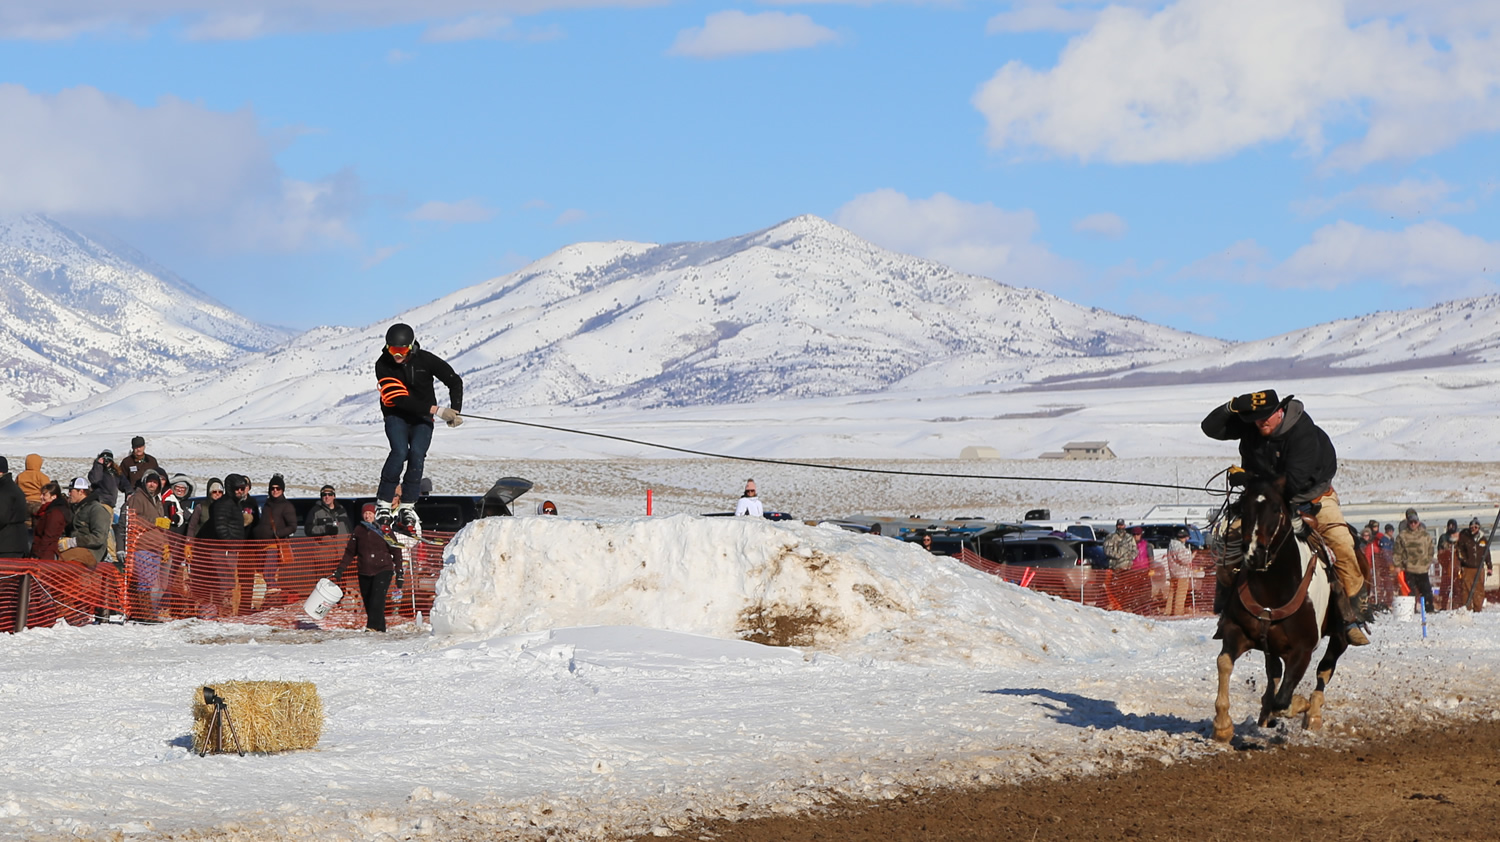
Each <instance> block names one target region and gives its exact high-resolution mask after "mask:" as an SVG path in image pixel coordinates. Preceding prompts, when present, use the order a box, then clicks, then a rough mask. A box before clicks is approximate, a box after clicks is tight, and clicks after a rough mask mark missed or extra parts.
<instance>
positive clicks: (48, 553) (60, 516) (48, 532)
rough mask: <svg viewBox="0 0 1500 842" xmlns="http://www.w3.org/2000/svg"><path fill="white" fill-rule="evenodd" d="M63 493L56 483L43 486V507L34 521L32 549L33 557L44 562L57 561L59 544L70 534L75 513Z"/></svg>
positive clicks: (37, 511)
mask: <svg viewBox="0 0 1500 842" xmlns="http://www.w3.org/2000/svg"><path fill="white" fill-rule="evenodd" d="M62 493H63V492H62V487H61V486H59V485H58V484H57V483H55V482H48V483H47V484H46V485H43V486H42V490H41V497H42V505H41V508H39V509H37V510H36V517H35V518H34V520H33V522H34V524H35V526H34V527H33V528H32V541H31V549H32V554H33V555H35V556H36V557H37V558H39V559H42V560H44V561H56V560H57V558H58V544H59V543H61V541H62V539H63V537H64V536H66V535H67V534H68V526H69V525H70V524H71V523H72V520H73V511H72V510H71V509H69V508H68V501H67V500H64V499H63V496H62Z"/></svg>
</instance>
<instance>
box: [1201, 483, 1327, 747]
mask: <svg viewBox="0 0 1500 842" xmlns="http://www.w3.org/2000/svg"><path fill="white" fill-rule="evenodd" d="M1285 485H1286V484H1285V481H1284V480H1275V481H1267V480H1260V479H1252V480H1251V481H1250V482H1249V483H1248V484H1247V485H1246V486H1245V489H1244V491H1243V492H1242V493H1241V494H1240V498H1239V500H1238V502H1237V503H1236V504H1235V506H1237V507H1238V510H1239V511H1238V514H1239V532H1240V537H1241V538H1242V541H1243V546H1244V555H1243V558H1242V560H1241V562H1240V566H1239V572H1238V573H1237V574H1236V575H1235V577H1234V584H1233V585H1232V589H1231V592H1230V594H1229V598H1228V599H1227V600H1226V604H1225V608H1224V611H1223V613H1222V614H1220V615H1219V630H1218V633H1217V634H1215V635H1214V637H1216V638H1219V639H1220V640H1222V641H1223V643H1224V645H1223V648H1222V649H1221V650H1220V652H1219V661H1218V666H1219V693H1218V697H1217V698H1216V699H1215V700H1214V739H1216V740H1219V741H1221V742H1228V741H1229V740H1230V739H1231V738H1232V737H1233V736H1234V722H1233V721H1232V720H1231V719H1230V718H1229V676H1230V674H1231V673H1232V672H1233V671H1234V662H1235V660H1236V659H1237V658H1239V656H1241V655H1243V654H1245V653H1246V652H1248V651H1250V650H1251V649H1259V650H1261V651H1262V652H1264V653H1265V655H1266V679H1267V681H1266V692H1265V695H1264V696H1262V697H1261V704H1260V718H1259V720H1258V723H1259V725H1260V726H1261V727H1265V726H1266V725H1270V724H1272V723H1274V722H1275V721H1276V719H1277V718H1278V717H1283V716H1295V715H1297V714H1299V713H1302V714H1305V717H1304V719H1303V726H1304V727H1306V728H1309V729H1314V730H1315V729H1317V728H1320V727H1322V725H1323V690H1324V688H1325V687H1327V686H1328V682H1329V680H1331V679H1332V678H1333V670H1334V665H1335V664H1337V663H1338V660H1339V656H1340V655H1342V654H1343V653H1344V650H1345V649H1347V648H1348V646H1349V643H1348V640H1347V639H1346V638H1345V636H1344V623H1345V620H1344V618H1343V616H1342V615H1341V614H1340V613H1339V604H1340V601H1339V600H1338V599H1337V598H1336V595H1335V594H1334V593H1333V591H1332V589H1333V588H1334V587H1336V585H1334V584H1333V582H1332V577H1331V571H1330V570H1329V565H1328V562H1329V560H1330V559H1329V558H1328V550H1327V549H1326V548H1325V547H1324V546H1323V544H1322V541H1321V540H1318V539H1316V538H1314V539H1313V543H1312V544H1309V541H1308V533H1309V532H1310V529H1309V527H1308V526H1307V524H1306V523H1305V522H1304V521H1303V520H1302V517H1301V516H1300V515H1298V514H1297V513H1296V512H1294V511H1292V509H1291V507H1290V506H1289V505H1288V504H1287V501H1286V498H1285ZM1231 514H1232V513H1231ZM1230 523H1231V524H1233V520H1231V521H1230ZM1324 637H1327V638H1328V648H1327V649H1326V650H1325V651H1324V653H1323V658H1322V660H1320V661H1319V662H1318V672H1317V678H1318V685H1317V689H1316V690H1314V691H1313V694H1312V699H1311V700H1310V701H1309V700H1308V699H1304V698H1303V697H1302V696H1298V695H1294V693H1295V691H1296V689H1297V684H1298V683H1299V682H1301V681H1302V676H1303V674H1304V673H1306V672H1307V665H1308V664H1309V663H1310V662H1311V661H1312V656H1313V651H1314V650H1315V649H1317V647H1318V641H1319V640H1321V639H1322V638H1324Z"/></svg>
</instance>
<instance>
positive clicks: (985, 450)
mask: <svg viewBox="0 0 1500 842" xmlns="http://www.w3.org/2000/svg"><path fill="white" fill-rule="evenodd" d="M958 458H960V459H1002V458H1004V457H1002V456H1001V455H1000V451H998V450H996V449H995V448H993V447H985V446H984V445H982V444H971V445H969V446H968V447H966V448H964V449H963V450H961V451H959V453H958Z"/></svg>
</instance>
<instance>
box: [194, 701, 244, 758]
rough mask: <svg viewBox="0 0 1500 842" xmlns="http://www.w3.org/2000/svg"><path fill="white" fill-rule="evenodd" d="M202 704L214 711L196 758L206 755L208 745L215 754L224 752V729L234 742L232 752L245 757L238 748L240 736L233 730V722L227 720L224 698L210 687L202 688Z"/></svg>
mask: <svg viewBox="0 0 1500 842" xmlns="http://www.w3.org/2000/svg"><path fill="white" fill-rule="evenodd" d="M203 703H204V704H205V705H210V706H212V707H213V709H214V713H213V716H211V717H209V720H208V728H207V730H205V731H204V732H203V745H202V746H200V747H199V749H198V756H199V757H202V756H203V755H205V754H207V753H208V748H209V746H210V745H212V746H213V747H214V753H215V754H217V753H219V752H222V751H223V750H224V728H226V727H227V728H228V729H229V738H230V739H232V740H234V750H235V751H237V752H239V755H240V757H244V756H245V750H244V749H243V748H241V747H240V735H239V734H237V733H236V732H235V730H234V720H233V719H230V718H229V703H228V702H226V701H224V697H223V696H220V695H219V694H218V693H216V692H214V688H212V687H204V688H203Z"/></svg>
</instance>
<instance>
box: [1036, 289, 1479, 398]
mask: <svg viewBox="0 0 1500 842" xmlns="http://www.w3.org/2000/svg"><path fill="white" fill-rule="evenodd" d="M1493 362H1500V295H1487V296H1482V297H1479V298H1467V299H1460V300H1457V301H1446V302H1443V303H1441V304H1436V305H1434V306H1432V307H1425V308H1420V309H1414V310H1397V311H1382V312H1378V313H1371V314H1369V315H1366V316H1359V317H1356V318H1352V319H1340V320H1338V321H1333V322H1327V323H1324V324H1320V325H1314V326H1313V327H1309V328H1304V329H1302V330H1296V331H1292V332H1291V333H1285V334H1282V335H1280V336H1273V337H1271V338H1269V339H1260V340H1256V341H1254V342H1242V343H1239V344H1237V345H1230V346H1226V347H1224V348H1222V349H1218V350H1215V351H1213V352H1210V353H1208V354H1195V355H1188V356H1184V357H1182V358H1180V359H1175V360H1168V361H1165V362H1160V363H1155V364H1152V365H1149V366H1145V367H1143V368H1140V369H1137V370H1134V371H1129V372H1111V373H1109V374H1106V375H1104V376H1102V377H1096V376H1093V375H1091V374H1087V373H1085V374H1082V375H1078V376H1064V377H1058V378H1053V379H1051V380H1050V381H1049V382H1048V383H1046V384H1045V386H1044V388H1067V389H1076V388H1082V387H1085V386H1091V385H1092V386H1110V385H1115V386H1157V385H1172V384H1185V383H1215V382H1230V381H1245V380H1256V379H1262V378H1264V379H1285V378H1299V379H1300V378H1317V377H1331V376H1338V375H1345V374H1376V373H1380V372H1395V371H1414V370H1425V369H1444V368H1452V367H1455V366H1466V365H1472V364H1476V363H1493Z"/></svg>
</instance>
